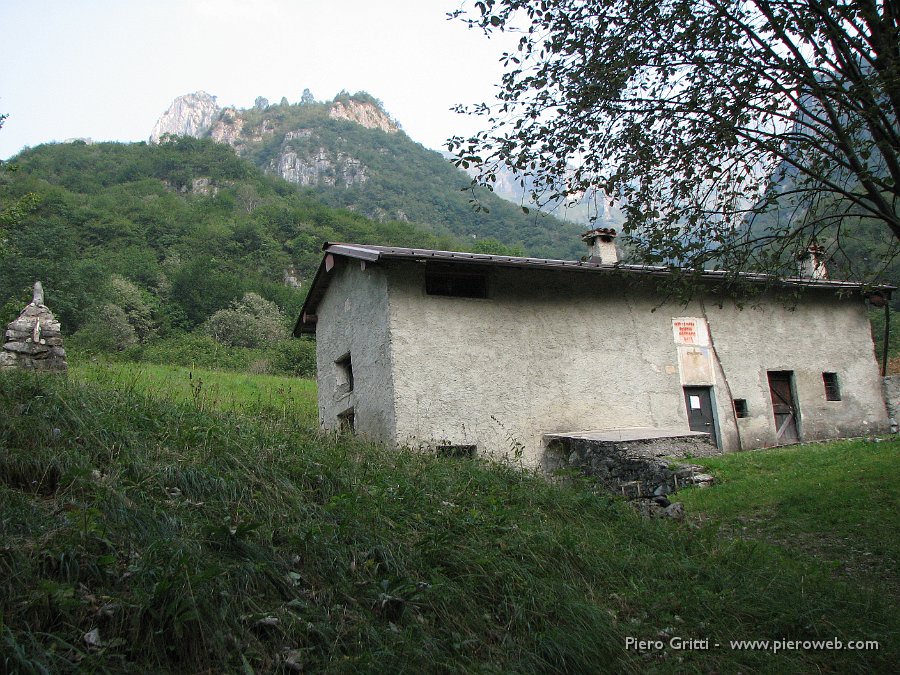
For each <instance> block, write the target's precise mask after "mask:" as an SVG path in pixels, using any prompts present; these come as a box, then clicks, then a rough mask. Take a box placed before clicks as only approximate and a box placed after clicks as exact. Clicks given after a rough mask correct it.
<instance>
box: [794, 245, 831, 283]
mask: <svg viewBox="0 0 900 675" xmlns="http://www.w3.org/2000/svg"><path fill="white" fill-rule="evenodd" d="M824 255H825V247H824V246H820V245H819V244H818V243H817V242H815V241H813V242H812V243H811V244H810V245H809V246H808V247H807V248H806V250H805V251H804V252H803V253H801V254H800V255H799V256H797V259H798V260H799V261H800V276H801V277H804V278H805V279H827V278H828V270H827V269H826V268H825V260H824Z"/></svg>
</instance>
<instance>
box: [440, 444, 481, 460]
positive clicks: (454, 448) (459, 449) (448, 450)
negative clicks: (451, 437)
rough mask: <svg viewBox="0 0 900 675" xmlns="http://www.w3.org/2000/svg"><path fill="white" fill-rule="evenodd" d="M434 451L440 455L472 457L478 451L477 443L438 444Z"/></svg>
mask: <svg viewBox="0 0 900 675" xmlns="http://www.w3.org/2000/svg"><path fill="white" fill-rule="evenodd" d="M435 451H436V452H437V454H438V455H439V456H440V457H456V458H472V457H474V456H475V453H476V452H477V451H478V446H477V445H449V444H447V445H439V446H437V448H435Z"/></svg>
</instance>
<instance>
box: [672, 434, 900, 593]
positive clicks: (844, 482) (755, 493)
mask: <svg viewBox="0 0 900 675" xmlns="http://www.w3.org/2000/svg"><path fill="white" fill-rule="evenodd" d="M898 452H900V441H898V440H897V439H891V440H887V441H881V442H872V441H868V440H852V441H842V442H837V443H830V444H827V445H819V444H813V445H805V446H792V447H786V448H776V449H771V450H766V451H765V452H746V453H740V454H733V455H726V456H724V457H716V458H710V459H700V460H697V461H698V463H700V464H703V465H704V466H707V467H709V468H710V469H711V470H712V471H713V472H714V473H715V474H716V475H717V476H718V477H719V479H720V480H721V481H722V484H721V485H719V486H717V487H716V489H714V490H690V491H685V492H682V493H681V494H680V495H679V499H680V500H681V501H683V502H684V503H685V504H686V506H687V508H688V510H689V511H690V512H694V513H698V512H699V513H701V514H703V516H702V517H703V518H705V519H708V520H709V521H710V523H711V524H716V525H720V526H722V527H723V528H725V529H726V530H728V531H730V532H731V533H732V534H735V535H738V536H742V537H747V538H752V539H754V540H759V541H765V542H770V543H772V544H776V545H779V546H782V547H784V548H786V549H787V550H788V551H791V552H794V553H801V554H808V555H813V556H815V557H817V558H818V559H820V560H822V561H823V563H824V564H825V565H826V566H827V565H831V566H833V568H834V570H835V573H836V574H850V575H852V576H853V577H854V579H855V580H856V582H857V583H859V584H861V585H866V586H870V587H873V588H880V589H886V588H892V589H893V590H894V591H895V592H896V591H900V576H898V570H900V520H898V518H897V515H896V514H897V513H898V511H900V486H898V484H897V481H896V480H895V472H896V466H897V459H898Z"/></svg>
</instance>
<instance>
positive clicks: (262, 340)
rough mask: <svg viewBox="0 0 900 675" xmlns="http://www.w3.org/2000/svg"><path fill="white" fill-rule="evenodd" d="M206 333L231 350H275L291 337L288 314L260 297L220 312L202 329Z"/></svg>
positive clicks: (246, 297) (248, 295)
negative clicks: (248, 348) (286, 318)
mask: <svg viewBox="0 0 900 675" xmlns="http://www.w3.org/2000/svg"><path fill="white" fill-rule="evenodd" d="M202 330H203V333H205V334H206V335H209V336H210V337H212V338H213V339H215V340H216V341H217V342H220V343H222V344H224V345H228V346H230V347H251V348H253V347H263V346H271V345H273V344H275V343H277V342H280V341H282V340H284V339H285V338H286V337H287V328H286V327H285V318H284V313H283V312H282V311H281V310H280V309H279V308H278V305H276V304H275V303H274V302H269V301H268V300H266V299H265V298H263V297H261V296H259V295H257V294H256V293H245V294H244V297H243V298H241V299H240V300H236V301H234V302H232V303H231V305H230V306H229V307H228V309H220V310H219V311H218V312H216V313H215V314H213V315H212V316H211V317H209V319H208V320H207V321H206V323H204V324H203V327H202Z"/></svg>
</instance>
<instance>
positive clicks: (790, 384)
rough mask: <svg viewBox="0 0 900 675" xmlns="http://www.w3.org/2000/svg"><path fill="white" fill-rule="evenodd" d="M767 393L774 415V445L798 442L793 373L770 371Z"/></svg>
mask: <svg viewBox="0 0 900 675" xmlns="http://www.w3.org/2000/svg"><path fill="white" fill-rule="evenodd" d="M769 391H770V392H771V393H772V411H773V413H774V414H775V443H776V444H777V445H787V444H789V443H798V442H799V441H800V432H799V429H798V425H797V406H796V405H795V404H794V372H793V371H791V370H770V371H769Z"/></svg>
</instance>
